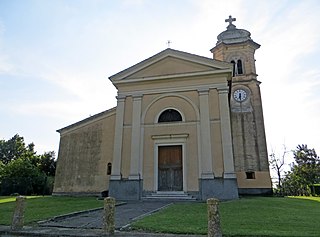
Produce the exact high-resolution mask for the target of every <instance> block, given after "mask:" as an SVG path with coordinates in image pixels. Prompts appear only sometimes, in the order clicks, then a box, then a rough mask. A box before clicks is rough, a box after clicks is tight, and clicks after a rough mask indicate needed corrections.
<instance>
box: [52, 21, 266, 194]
mask: <svg viewBox="0 0 320 237" xmlns="http://www.w3.org/2000/svg"><path fill="white" fill-rule="evenodd" d="M234 20H235V19H234V18H231V17H229V19H227V20H226V21H227V22H229V25H228V27H227V30H226V31H224V32H222V33H221V34H220V35H219V36H218V41H217V43H216V45H215V47H214V48H212V49H211V52H212V54H213V58H212V59H211V58H206V57H202V56H198V55H194V54H190V53H186V52H182V51H177V50H173V49H170V48H168V49H166V50H164V51H162V52H160V53H158V54H156V55H154V56H152V57H150V58H148V59H146V60H144V61H142V62H139V63H137V64H136V65H134V66H132V67H129V68H127V69H125V70H123V71H121V72H119V73H117V74H115V75H113V76H111V77H110V78H109V79H110V80H111V82H112V83H113V85H114V86H115V87H116V88H117V90H118V96H117V106H116V107H115V108H112V109H110V110H107V111H104V112H102V113H99V114H97V115H94V116H92V117H90V118H87V119H85V120H82V121H80V122H77V123H75V124H72V125H70V126H67V127H65V128H62V129H60V130H58V132H59V133H60V145H59V154H58V162H57V170H56V178H55V184H54V194H55V195H70V194H71V195H95V194H100V192H102V191H105V190H108V193H109V196H112V197H115V198H117V199H122V200H140V199H143V198H149V197H157V195H160V196H158V197H161V195H173V196H175V195H187V196H192V197H193V198H196V199H199V200H205V199H207V198H209V197H216V198H219V199H235V198H238V195H239V194H240V195H241V194H269V193H270V192H272V191H271V190H272V188H271V186H272V185H271V179H270V173H269V165H268V155H267V148H266V138H265V131H264V120H263V112H262V102H261V95H260V82H259V81H258V80H257V74H256V70H255V59H254V53H255V50H256V49H258V48H259V47H260V45H259V44H257V43H255V42H254V41H253V40H252V39H251V36H250V32H248V31H246V30H243V29H237V28H236V27H235V25H233V23H232V22H233V21H234Z"/></svg>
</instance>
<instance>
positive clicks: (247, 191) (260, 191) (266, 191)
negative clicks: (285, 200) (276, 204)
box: [239, 188, 272, 196]
mask: <svg viewBox="0 0 320 237" xmlns="http://www.w3.org/2000/svg"><path fill="white" fill-rule="evenodd" d="M239 195H257V196H259V195H260V196H270V195H272V189H271V188H239Z"/></svg>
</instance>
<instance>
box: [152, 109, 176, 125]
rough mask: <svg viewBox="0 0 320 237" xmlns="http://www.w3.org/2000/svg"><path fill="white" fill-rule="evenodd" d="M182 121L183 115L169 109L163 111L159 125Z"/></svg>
mask: <svg viewBox="0 0 320 237" xmlns="http://www.w3.org/2000/svg"><path fill="white" fill-rule="evenodd" d="M179 121H182V116H181V114H180V113H179V112H178V111H177V110H174V109H167V110H165V111H163V112H162V113H161V114H160V116H159V119H158V123H165V122H179Z"/></svg>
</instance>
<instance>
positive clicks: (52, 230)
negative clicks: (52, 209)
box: [0, 201, 199, 237]
mask: <svg viewBox="0 0 320 237" xmlns="http://www.w3.org/2000/svg"><path fill="white" fill-rule="evenodd" d="M171 203H172V202H167V201H152V202H151V201H140V202H128V203H126V204H124V205H120V206H116V213H115V222H116V223H115V225H116V230H117V231H116V233H115V236H127V237H147V236H150V237H161V236H163V237H173V236H179V237H185V236H188V237H191V236H194V237H198V236H199V235H173V234H154V233H140V232H126V231H127V230H129V229H130V228H128V227H129V225H130V223H131V222H132V221H134V220H137V219H139V218H142V217H144V216H146V215H149V214H151V213H153V212H156V211H158V210H159V209H161V208H164V207H166V206H168V205H170V204H171ZM102 226H103V224H102V209H99V210H95V211H90V212H84V213H78V214H76V213H75V214H72V215H67V216H61V217H58V218H53V219H52V220H49V221H45V222H42V223H41V224H39V226H36V227H34V226H33V227H24V228H23V230H21V231H16V232H12V231H10V227H8V226H0V236H2V237H11V236H18V237H19V236H21V237H22V236H39V237H42V236H43V237H48V236H50V237H53V236H54V237H56V236H77V237H82V236H83V237H99V236H108V235H105V234H104V233H103V230H102Z"/></svg>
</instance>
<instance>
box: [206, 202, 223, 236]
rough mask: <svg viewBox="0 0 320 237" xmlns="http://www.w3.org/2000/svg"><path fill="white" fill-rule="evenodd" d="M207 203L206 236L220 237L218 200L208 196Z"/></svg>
mask: <svg viewBox="0 0 320 237" xmlns="http://www.w3.org/2000/svg"><path fill="white" fill-rule="evenodd" d="M207 205H208V237H222V231H221V226H220V215H219V200H218V199H215V198H209V199H208V200H207Z"/></svg>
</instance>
